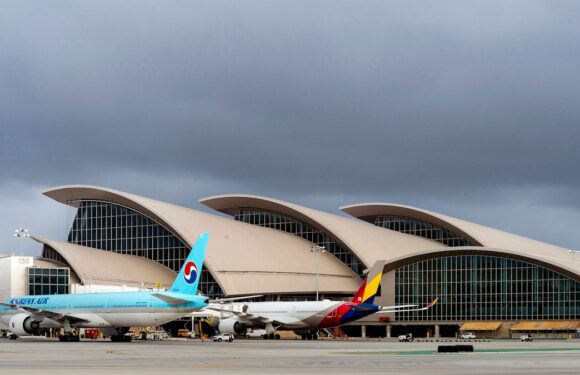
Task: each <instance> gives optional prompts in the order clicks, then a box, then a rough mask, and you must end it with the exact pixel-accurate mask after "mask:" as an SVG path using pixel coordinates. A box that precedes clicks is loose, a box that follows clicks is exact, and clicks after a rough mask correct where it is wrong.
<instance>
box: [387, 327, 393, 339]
mask: <svg viewBox="0 0 580 375" xmlns="http://www.w3.org/2000/svg"><path fill="white" fill-rule="evenodd" d="M392 328H393V327H392V326H387V337H391V329H392Z"/></svg>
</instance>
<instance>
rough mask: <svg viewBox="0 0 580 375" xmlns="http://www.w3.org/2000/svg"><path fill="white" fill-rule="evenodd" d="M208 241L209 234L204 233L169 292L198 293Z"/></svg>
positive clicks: (196, 242)
mask: <svg viewBox="0 0 580 375" xmlns="http://www.w3.org/2000/svg"><path fill="white" fill-rule="evenodd" d="M208 239H209V233H202V234H201V235H200V236H199V238H198V239H197V241H195V245H193V249H191V252H190V253H189V256H188V257H187V259H186V260H185V262H184V263H183V266H182V267H181V270H180V271H179V274H177V277H176V278H175V281H174V282H173V285H171V288H170V289H169V291H171V292H179V293H184V294H196V293H197V285H198V284H199V279H200V277H201V270H202V268H203V260H204V259H205V250H206V248H207V243H208Z"/></svg>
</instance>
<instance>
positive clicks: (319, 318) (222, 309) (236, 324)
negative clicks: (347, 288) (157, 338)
mask: <svg viewBox="0 0 580 375" xmlns="http://www.w3.org/2000/svg"><path fill="white" fill-rule="evenodd" d="M383 268H384V262H380V261H379V262H376V263H375V264H374V265H373V267H371V269H370V270H369V273H368V274H367V277H366V278H365V280H364V281H363V283H362V284H361V286H360V288H359V290H358V291H357V293H356V294H355V295H354V297H353V299H352V300H351V301H348V302H345V301H331V300H323V301H292V302H284V301H282V302H246V303H231V304H219V303H210V304H209V305H208V307H207V308H206V311H207V310H210V311H214V312H216V313H214V318H212V319H211V320H210V321H208V322H209V323H210V324H211V325H213V326H214V327H216V328H217V329H218V330H219V331H220V332H221V333H231V334H237V335H244V334H245V333H246V331H247V330H248V329H249V328H257V329H265V330H266V335H264V338H265V339H275V338H276V337H279V336H277V335H276V333H275V332H276V331H278V330H280V331H294V332H295V333H296V334H298V335H300V336H302V339H303V340H306V339H308V340H312V339H314V340H316V339H317V338H318V331H319V330H323V329H328V328H335V327H340V326H342V325H345V324H347V323H350V322H353V321H355V320H359V319H362V318H364V317H366V316H368V315H371V314H375V313H379V314H380V313H392V312H402V311H423V310H428V309H430V308H432V307H433V306H435V304H436V303H437V299H435V300H433V301H432V302H430V303H428V304H425V305H396V306H379V305H376V304H374V299H375V296H376V294H377V291H378V288H379V285H380V283H381V278H382V275H383ZM216 314H217V316H216Z"/></svg>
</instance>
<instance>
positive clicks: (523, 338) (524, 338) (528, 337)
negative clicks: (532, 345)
mask: <svg viewBox="0 0 580 375" xmlns="http://www.w3.org/2000/svg"><path fill="white" fill-rule="evenodd" d="M520 340H521V341H522V342H532V341H534V338H533V337H532V335H530V334H527V335H522V336H521V337H520Z"/></svg>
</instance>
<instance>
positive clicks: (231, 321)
mask: <svg viewBox="0 0 580 375" xmlns="http://www.w3.org/2000/svg"><path fill="white" fill-rule="evenodd" d="M247 330H248V327H247V326H246V325H245V324H244V323H241V322H238V320H237V319H236V318H227V319H220V322H219V324H218V331H220V333H231V334H236V335H245V334H246V331H247Z"/></svg>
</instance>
